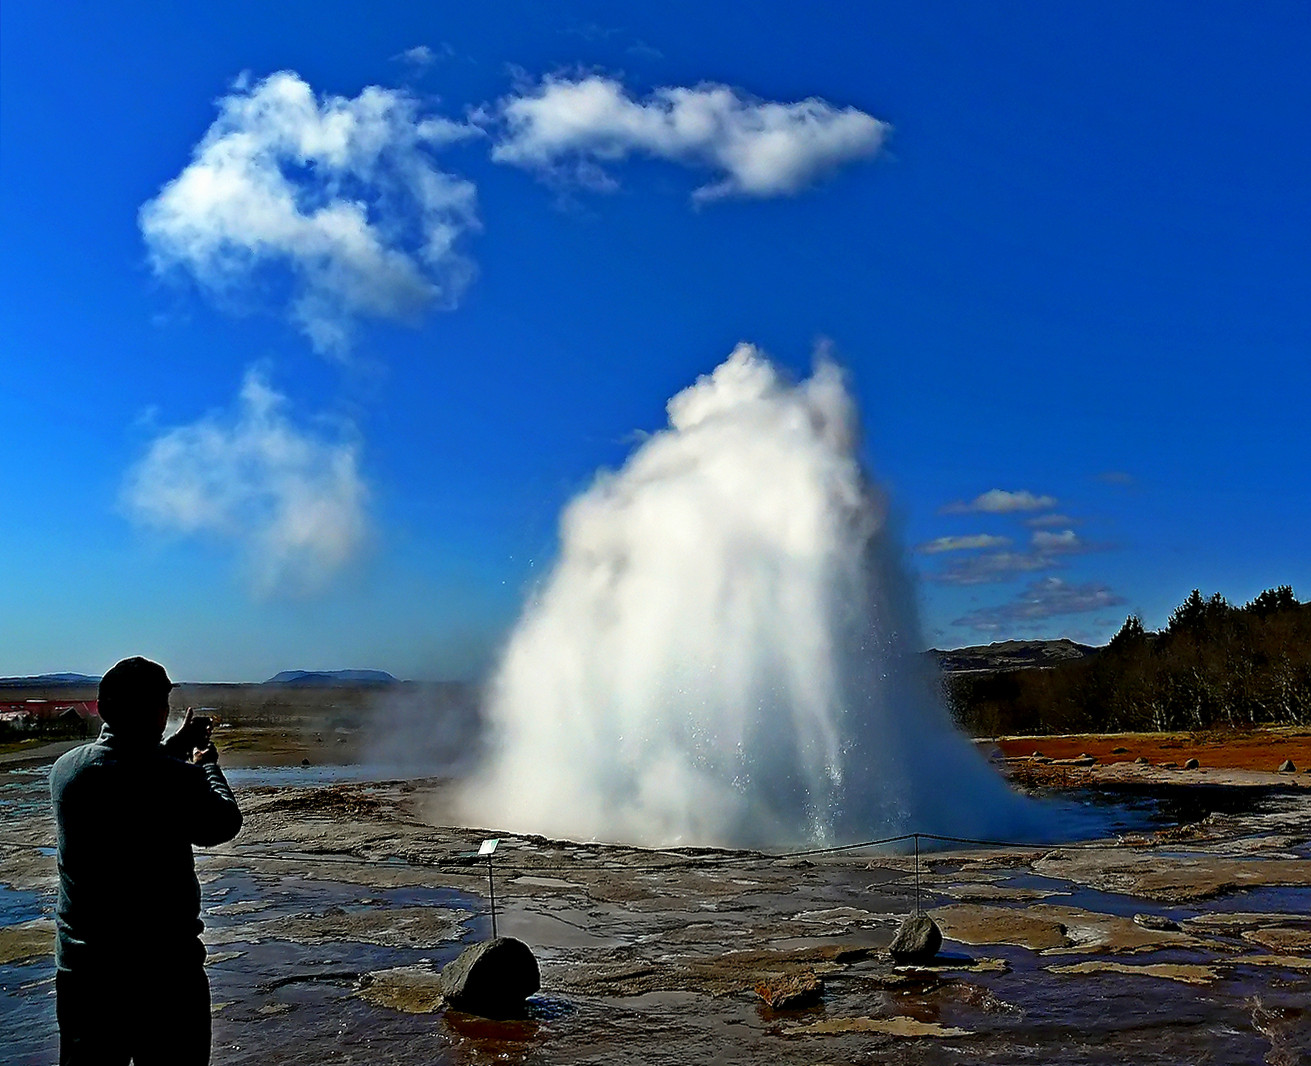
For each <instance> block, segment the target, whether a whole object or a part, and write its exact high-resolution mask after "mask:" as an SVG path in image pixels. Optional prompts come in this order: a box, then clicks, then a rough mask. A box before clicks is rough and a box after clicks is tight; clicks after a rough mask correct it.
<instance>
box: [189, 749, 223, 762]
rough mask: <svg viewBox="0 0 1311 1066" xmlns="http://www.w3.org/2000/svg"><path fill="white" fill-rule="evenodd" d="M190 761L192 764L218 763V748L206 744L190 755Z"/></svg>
mask: <svg viewBox="0 0 1311 1066" xmlns="http://www.w3.org/2000/svg"><path fill="white" fill-rule="evenodd" d="M191 761H192V762H194V763H197V764H199V763H205V762H212V763H217V762H218V748H216V747H214V745H213V744H206V745H205V746H204V747H203V748H196V749H195V750H194V751H193V752H192V753H191Z"/></svg>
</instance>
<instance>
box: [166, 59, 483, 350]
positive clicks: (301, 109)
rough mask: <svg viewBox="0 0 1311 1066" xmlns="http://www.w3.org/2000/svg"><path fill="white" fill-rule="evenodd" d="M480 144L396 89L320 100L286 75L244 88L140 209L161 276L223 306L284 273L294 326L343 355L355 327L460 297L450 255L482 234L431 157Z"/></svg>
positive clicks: (458, 189)
mask: <svg viewBox="0 0 1311 1066" xmlns="http://www.w3.org/2000/svg"><path fill="white" fill-rule="evenodd" d="M478 133H479V131H478V130H476V129H474V128H473V127H470V126H464V125H460V124H457V123H453V122H449V121H447V120H444V119H440V118H435V117H431V116H424V115H421V114H420V112H419V105H418V103H417V101H416V100H415V99H414V98H413V97H411V96H410V95H409V94H407V93H405V92H403V91H399V90H393V89H383V88H379V87H378V86H369V87H368V88H366V89H364V90H363V92H361V93H360V94H359V96H357V97H355V98H353V99H348V98H346V97H342V96H326V97H324V98H323V99H322V100H319V99H317V98H316V97H315V95H314V91H313V90H312V89H311V88H310V86H309V85H307V84H306V83H305V82H304V81H302V80H301V78H300V77H298V76H297V75H296V74H294V73H292V72H290V71H282V72H280V73H277V74H273V75H271V76H269V77H267V78H265V79H263V80H262V81H258V82H255V83H254V84H253V85H251V84H248V83H245V82H239V83H238V84H237V86H236V87H235V89H234V91H233V92H232V93H231V94H230V95H228V96H225V97H224V98H223V99H222V100H220V101H219V117H218V118H217V119H216V120H215V121H214V124H213V125H212V126H210V128H209V130H208V132H207V133H206V134H205V136H204V138H203V139H202V140H201V142H200V144H199V145H198V146H197V147H196V150H195V153H194V156H193V158H192V161H191V163H190V164H189V165H188V166H187V167H186V169H184V170H183V171H182V173H181V174H179V175H178V176H177V177H176V178H174V179H173V180H172V181H170V182H169V183H168V184H167V185H165V186H164V187H163V188H162V189H161V190H160V192H159V195H158V196H157V197H156V198H155V199H153V200H151V201H150V202H148V203H147V204H145V205H144V206H143V207H142V208H141V214H140V223H141V232H142V234H143V236H144V237H145V240H146V244H147V246H148V247H149V249H150V254H151V257H152V260H153V262H154V265H155V268H156V270H157V271H159V272H160V273H166V272H167V271H169V270H170V269H174V268H180V269H183V270H185V271H188V272H189V273H190V274H191V275H192V276H193V277H194V278H195V279H196V281H197V282H199V284H200V285H201V286H202V287H203V288H205V289H207V290H209V291H210V292H211V293H214V294H216V295H219V296H232V295H234V294H236V293H240V292H243V291H246V290H247V289H249V288H251V287H253V286H255V285H256V284H257V283H258V282H259V281H260V280H261V279H262V277H263V274H262V272H264V271H267V270H268V269H269V268H270V267H284V268H288V269H289V270H290V272H291V275H292V279H293V281H292V295H291V304H290V312H291V316H292V318H293V320H294V321H295V322H296V323H297V325H298V326H299V327H300V328H301V330H303V331H304V333H305V334H306V336H308V337H309V339H310V341H311V343H312V344H313V345H314V347H315V349H316V350H318V351H319V352H322V353H329V354H335V355H341V354H343V353H344V352H345V351H346V350H347V348H348V347H349V345H350V341H351V334H352V328H353V323H354V320H355V319H356V318H357V317H359V316H367V317H373V318H385V319H395V320H400V321H408V320H412V319H414V318H416V317H417V316H418V314H419V313H420V312H421V311H423V310H424V309H426V308H427V307H429V306H432V305H445V306H453V305H454V303H455V301H456V300H457V299H458V297H459V296H460V294H461V292H462V291H463V289H464V287H465V285H466V284H467V282H468V281H469V279H470V277H471V276H472V265H471V264H470V263H469V261H468V260H466V259H465V258H464V257H463V256H462V255H460V254H459V253H458V252H457V250H456V242H457V240H458V238H459V237H460V236H461V234H463V233H465V232H467V231H469V230H471V229H474V228H476V227H477V225H478V221H477V213H476V206H475V200H476V196H475V190H474V186H473V185H472V184H471V183H470V182H468V181H465V180H463V179H460V178H456V177H453V176H451V175H450V174H446V173H443V172H442V171H441V170H439V169H438V168H437V167H436V166H435V165H434V164H433V162H432V160H431V158H430V157H431V153H432V151H433V150H434V149H437V148H440V147H442V146H443V145H446V144H449V143H450V142H452V141H456V140H460V139H462V138H465V137H470V136H477V135H478Z"/></svg>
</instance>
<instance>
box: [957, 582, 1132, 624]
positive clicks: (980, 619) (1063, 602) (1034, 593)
mask: <svg viewBox="0 0 1311 1066" xmlns="http://www.w3.org/2000/svg"><path fill="white" fill-rule="evenodd" d="M1127 602H1128V601H1127V600H1126V599H1125V598H1124V597H1123V596H1120V595H1118V594H1117V593H1115V592H1113V591H1112V590H1111V588H1110V587H1109V586H1107V585H1101V584H1097V583H1095V582H1088V583H1086V584H1081V585H1074V584H1070V583H1068V582H1066V581H1062V580H1061V579H1060V578H1058V577H1045V578H1041V579H1040V580H1038V581H1034V582H1032V583H1031V584H1029V585H1028V586H1027V587H1026V588H1025V589H1024V591H1023V592H1021V593H1020V594H1019V595H1018V596H1017V597H1016V598H1015V599H1014V600H1013V601H1012V602H1010V603H1005V604H1001V605H999V606H996V607H980V608H978V609H977V610H974V611H970V612H968V613H967V614H965V615H962V616H961V617H960V618H957V619H956V620H955V621H954V622H952V625H953V626H960V627H962V628H966V629H973V630H976V631H977V632H981V633H994V634H995V633H998V632H1001V631H1007V630H1010V631H1015V630H1026V629H1034V628H1039V627H1041V625H1042V624H1043V623H1044V622H1045V621H1047V620H1048V619H1051V618H1057V617H1061V616H1064V615H1074V614H1087V613H1090V612H1092V611H1100V610H1103V609H1105V608H1108V607H1118V606H1120V605H1121V604H1124V603H1127Z"/></svg>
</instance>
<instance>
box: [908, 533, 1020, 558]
mask: <svg viewBox="0 0 1311 1066" xmlns="http://www.w3.org/2000/svg"><path fill="white" fill-rule="evenodd" d="M1010 543H1011V538H1010V537H995V536H993V535H992V534H991V533H975V534H974V535H972V536H968V537H937V538H935V539H933V540H930V541H928V542H926V543H924V544H920V545H918V546H917V547H916V548H915V550H916V551H917V552H920V553H922V554H924V555H939V554H941V553H942V552H961V551H977V550H979V549H980V548H1004V547H1006V546H1007V545H1008V544H1010Z"/></svg>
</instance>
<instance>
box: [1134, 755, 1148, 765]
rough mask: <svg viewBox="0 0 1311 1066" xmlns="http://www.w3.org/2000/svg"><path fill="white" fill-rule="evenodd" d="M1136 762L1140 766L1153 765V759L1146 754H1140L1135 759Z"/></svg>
mask: <svg viewBox="0 0 1311 1066" xmlns="http://www.w3.org/2000/svg"><path fill="white" fill-rule="evenodd" d="M1134 762H1135V763H1137V764H1138V765H1139V766H1151V765H1152V761H1151V760H1150V759H1149V758H1148V757H1147V756H1146V755H1139V756H1138V758H1136V759H1134Z"/></svg>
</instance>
